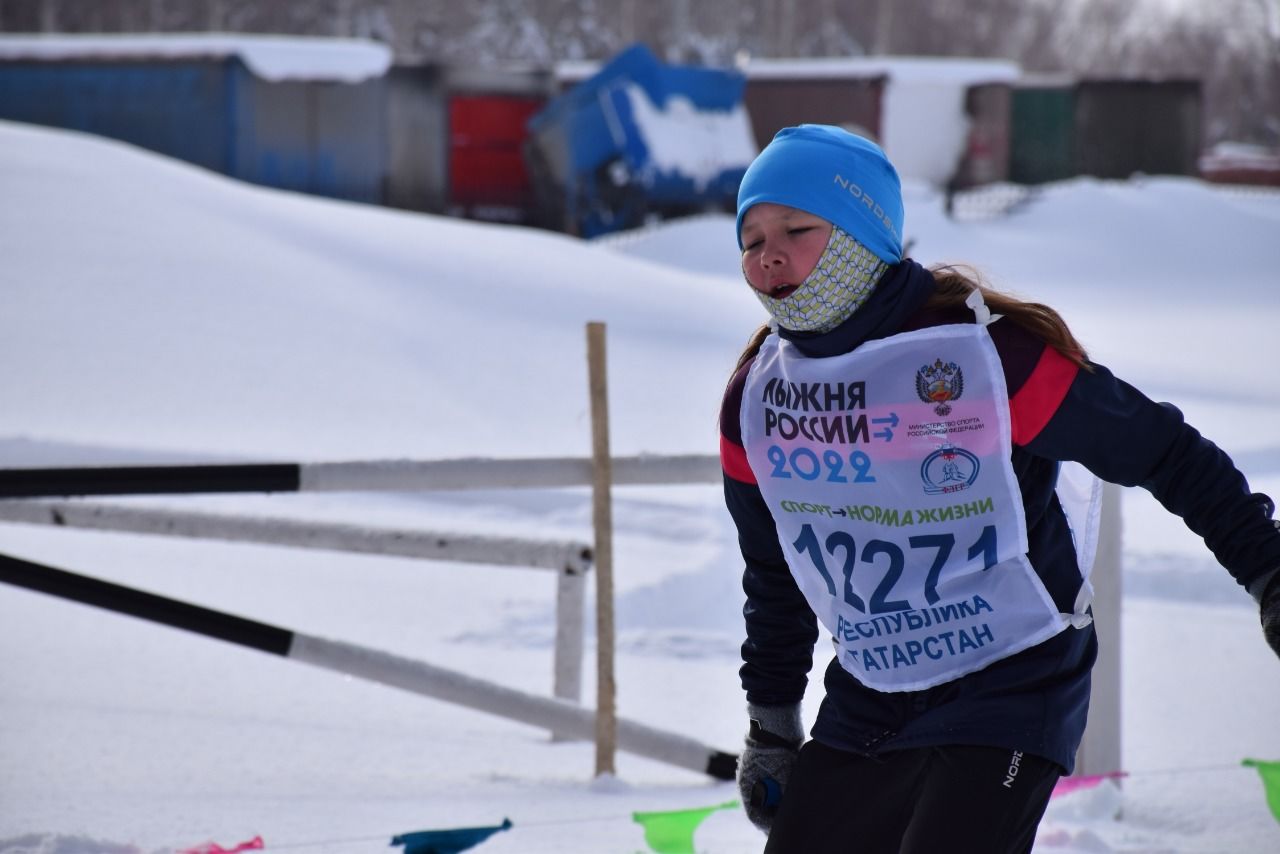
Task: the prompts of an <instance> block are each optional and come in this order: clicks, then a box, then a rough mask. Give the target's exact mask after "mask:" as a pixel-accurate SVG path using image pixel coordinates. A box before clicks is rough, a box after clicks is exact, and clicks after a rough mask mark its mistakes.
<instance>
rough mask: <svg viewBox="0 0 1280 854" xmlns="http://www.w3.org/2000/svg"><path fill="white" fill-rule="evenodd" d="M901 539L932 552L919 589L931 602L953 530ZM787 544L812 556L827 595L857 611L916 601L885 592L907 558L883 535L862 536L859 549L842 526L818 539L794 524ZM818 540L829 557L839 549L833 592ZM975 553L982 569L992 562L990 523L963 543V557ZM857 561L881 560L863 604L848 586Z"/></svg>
mask: <svg viewBox="0 0 1280 854" xmlns="http://www.w3.org/2000/svg"><path fill="white" fill-rule="evenodd" d="M907 544H908V546H909V547H910V548H911V549H912V550H913V551H915V550H922V551H925V552H932V563H931V564H930V565H929V572H928V573H927V574H926V575H925V580H924V589H923V591H922V592H923V594H924V600H925V603H926V604H928V605H936V604H937V603H938V600H939V599H940V598H941V597H939V596H938V579H939V578H941V576H942V571H943V569H944V568H945V567H946V566H947V563H948V561H949V560H950V558H951V552H952V550H953V549H954V548H955V545H956V538H955V535H954V534H921V535H919V536H915V537H909V538H908V539H907ZM792 545H793V546H795V549H796V551H798V552H800V553H801V554H805V555H807V556H808V557H809V560H810V561H812V562H813V566H814V568H815V569H817V570H818V574H819V575H821V576H822V580H823V581H825V582H826V583H827V592H828V593H830V594H831V595H832V596H835V597H838V598H842V599H843V600H844V601H845V602H846V603H848V604H849V605H850V606H852V607H854V608H856V609H857V610H858V611H861V612H862V613H864V614H866V613H871V614H887V613H891V612H894V611H909V610H912V609H913V608H915V607H916V606H915V605H913V604H912V602H911V600H910V599H890V598H889V596H890V595H892V594H893V592H894V590H893V588H894V586H895V585H897V583H898V581H899V580H900V579H901V578H902V570H903V568H904V567H905V566H906V561H907V555H906V553H905V552H904V551H903V549H902V547H901V546H899V545H898V544H897V543H892V542H889V541H888V540H867V541H866V542H865V543H863V546H862V550H861V552H859V550H858V546H857V543H856V542H855V541H854V539H853V535H852V534H849V533H848V532H846V531H834V532H832V533H831V534H829V535H828V536H827V539H826V542H825V543H821V544H820V543H819V542H818V534H817V533H816V532H815V531H814V530H813V526H812V525H809V524H805V525H804V526H803V527H802V528H801V529H800V536H799V537H797V538H796V541H795V542H794V543H793V544H792ZM824 546H825V551H826V553H827V554H828V555H830V556H831V557H835V556H836V554H837V552H841V553H843V565H842V567H841V570H840V574H841V575H842V576H843V579H842V580H843V584H842V590H840V591H839V592H837V591H836V582H835V579H834V578H832V576H831V571H830V570H828V569H827V563H826V558H825V557H824V556H823V550H824V549H823V547H824ZM979 557H980V558H982V569H983V570H984V571H985V570H988V569H990V568H991V567H993V566H995V565H996V529H995V526H994V525H987V526H986V527H984V528H983V529H982V533H981V534H979V535H978V539H977V541H975V542H974V543H973V545H971V546H969V548H968V557H967V558H966V562H967V561H971V560H975V559H977V558H979ZM859 563H861V564H867V565H869V566H871V567H875V566H876V565H877V564H881V565H882V570H883V573H884V574H883V575H882V576H881V578H880V583H879V584H877V585H876V588H875V591H874V592H873V593H872V594H871V602H870V608H869V609H868V606H867V604H866V603H864V602H863V601H862V597H861V596H859V595H858V594H857V593H855V592H854V589H853V573H854V570H855V569H856V568H857V565H858V564H859ZM899 595H901V593H900V594H899ZM908 595H910V593H908Z"/></svg>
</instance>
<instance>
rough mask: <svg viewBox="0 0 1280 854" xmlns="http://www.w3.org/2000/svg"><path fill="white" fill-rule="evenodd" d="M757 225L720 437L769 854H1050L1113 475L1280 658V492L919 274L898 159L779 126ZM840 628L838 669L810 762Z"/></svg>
mask: <svg viewBox="0 0 1280 854" xmlns="http://www.w3.org/2000/svg"><path fill="white" fill-rule="evenodd" d="M737 228H738V242H739V247H740V248H741V250H742V270H743V274H744V276H745V277H746V280H747V282H748V283H749V284H750V286H751V288H752V290H753V292H754V294H755V295H756V297H758V298H759V300H760V301H761V303H763V304H764V307H765V308H766V310H767V311H768V312H769V314H770V315H771V318H772V320H771V322H770V323H769V325H768V326H766V327H762V328H761V329H760V330H759V331H758V332H757V334H756V335H755V337H754V338H753V340H752V341H751V343H750V344H749V346H748V347H747V350H746V352H745V353H744V354H743V356H742V358H741V360H740V362H739V365H738V369H737V371H736V372H735V373H734V375H733V378H732V380H731V381H730V383H729V385H728V388H727V390H726V393H725V397H724V402H723V408H722V412H721V419H720V429H721V458H722V463H723V467H724V474H725V478H724V485H725V497H726V503H727V505H728V508H729V512H730V514H731V515H732V517H733V519H734V522H735V523H736V525H737V529H738V534H739V542H740V545H741V549H742V555H743V558H744V561H745V571H744V575H743V587H744V590H745V592H746V595H747V599H746V605H745V607H744V616H745V618H746V634H747V639H746V642H745V643H744V644H743V647H742V652H743V659H744V664H743V667H742V670H741V678H742V684H743V688H744V689H745V690H746V694H747V703H748V712H749V717H750V727H749V730H748V734H747V738H746V749H745V751H744V752H743V754H742V757H741V759H740V762H739V770H738V783H739V787H740V789H741V792H742V797H743V803H744V804H746V805H747V813H748V816H749V817H750V819H751V820H752V821H753V822H754V823H755V824H756V825H757V826H759V827H760V828H761V829H763V830H765V831H766V832H767V833H768V834H769V837H768V843H767V846H766V848H765V850H766V852H803V854H822V852H857V854H878V852H929V854H932V852H938V851H975V852H978V851H980V852H984V854H991V853H992V852H1025V851H1030V850H1031V847H1032V844H1033V842H1034V839H1035V832H1036V826H1037V824H1038V823H1039V821H1040V818H1041V816H1042V815H1043V812H1044V809H1045V807H1046V805H1047V803H1048V800H1049V796H1050V793H1051V792H1052V790H1053V787H1054V784H1055V783H1056V781H1057V779H1058V777H1059V776H1060V775H1063V774H1069V773H1070V772H1071V770H1072V765H1073V762H1074V756H1075V753H1076V750H1077V747H1078V746H1079V743H1080V739H1081V735H1082V733H1083V731H1084V726H1085V715H1086V710H1087V707H1088V702H1089V672H1090V669H1091V667H1092V666H1093V663H1094V659H1095V657H1096V653H1097V639H1096V636H1095V634H1094V630H1093V627H1092V625H1091V617H1090V612H1089V603H1090V599H1091V596H1092V588H1091V587H1090V586H1089V584H1088V577H1087V576H1088V570H1089V566H1090V564H1091V562H1092V548H1093V544H1094V543H1093V538H1094V535H1095V533H1096V522H1097V500H1096V499H1097V495H1098V494H1099V490H1098V489H1097V483H1096V479H1095V478H1094V476H1095V475H1096V477H1097V478H1101V479H1103V480H1107V481H1110V482H1112V483H1118V484H1123V485H1126V486H1139V485H1140V486H1142V487H1144V488H1146V489H1148V490H1150V491H1151V492H1152V493H1153V494H1154V495H1155V497H1156V498H1157V499H1159V500H1160V502H1161V503H1162V504H1163V505H1164V506H1165V507H1167V508H1168V509H1169V510H1170V511H1171V512H1173V513H1176V514H1178V515H1179V516H1181V517H1182V518H1183V519H1184V520H1185V522H1186V524H1187V525H1188V526H1189V527H1190V528H1191V529H1192V530H1193V531H1195V532H1196V533H1197V534H1199V535H1200V536H1202V537H1203V538H1204V540H1205V542H1206V544H1207V545H1208V547H1209V548H1210V549H1211V550H1212V551H1213V553H1214V555H1215V557H1216V558H1217V559H1218V561H1219V562H1221V563H1222V565H1223V566H1225V567H1226V568H1227V569H1228V571H1230V572H1231V574H1232V575H1233V576H1234V577H1235V579H1236V581H1237V582H1238V583H1240V584H1241V585H1243V586H1244V587H1246V588H1247V589H1248V591H1249V592H1250V593H1251V594H1252V595H1253V596H1254V597H1255V599H1256V600H1257V601H1258V602H1259V603H1260V606H1261V609H1262V620H1263V628H1264V632H1265V635H1266V639H1267V641H1268V642H1269V643H1270V644H1271V646H1272V647H1273V648H1274V649H1276V650H1277V654H1280V580H1277V579H1280V528H1278V527H1277V524H1276V522H1274V521H1273V520H1272V514H1273V512H1274V504H1273V502H1272V501H1271V499H1269V498H1268V497H1267V496H1265V495H1261V494H1256V493H1251V492H1250V490H1249V487H1248V484H1247V483H1246V481H1245V478H1244V476H1243V475H1242V474H1241V473H1240V472H1239V471H1238V470H1237V469H1236V468H1235V466H1234V465H1233V464H1232V462H1231V460H1230V458H1229V457H1228V456H1227V455H1226V454H1225V453H1223V452H1222V451H1221V450H1219V449H1218V448H1217V447H1216V446H1215V445H1214V444H1213V443H1211V442H1210V441H1208V440H1207V439H1205V438H1203V437H1202V436H1201V435H1200V434H1199V433H1198V432H1197V431H1196V430H1195V429H1194V428H1193V427H1191V426H1190V425H1189V424H1187V423H1186V422H1185V421H1184V420H1183V417H1182V415H1181V413H1180V412H1179V411H1178V410H1177V409H1176V408H1174V407H1173V406H1171V405H1169V404H1158V403H1154V402H1152V401H1151V400H1149V399H1148V398H1147V397H1145V396H1144V395H1143V394H1142V393H1141V392H1139V391H1138V390H1136V389H1135V388H1133V387H1132V386H1130V385H1128V384H1126V383H1125V382H1123V381H1122V380H1120V379H1118V378H1117V377H1115V376H1114V375H1112V373H1111V372H1110V371H1108V370H1107V369H1106V368H1105V367H1103V366H1102V365H1099V364H1096V363H1094V362H1092V361H1090V360H1089V359H1088V357H1087V356H1086V354H1085V351H1084V348H1083V347H1081V345H1080V343H1079V342H1078V341H1077V340H1076V339H1075V338H1074V336H1073V335H1072V334H1071V331H1070V330H1069V329H1068V327H1067V326H1066V324H1065V323H1064V322H1063V321H1062V319H1061V317H1060V316H1059V315H1058V314H1057V312H1055V311H1054V310H1053V309H1051V308H1049V307H1047V306H1044V305H1040V304H1038V303H1032V302H1025V301H1021V300H1018V299H1015V298H1013V297H1011V296H1008V295H1005V294H1001V293H999V292H996V291H993V290H991V289H989V288H987V287H985V286H982V285H980V284H979V283H977V282H976V281H975V280H974V279H973V278H971V277H969V276H966V275H964V274H963V273H961V272H958V271H956V270H954V269H950V268H939V269H934V270H928V269H925V268H923V267H921V266H920V265H919V264H917V263H915V262H914V261H912V260H910V259H906V258H903V253H902V229H903V208H902V197H901V190H900V185H899V180H898V175H897V172H896V171H895V169H894V167H893V166H892V165H891V164H890V162H889V161H888V159H887V158H886V157H885V155H884V153H883V152H882V151H881V150H880V149H879V148H878V147H877V146H876V145H874V144H873V143H871V142H869V141H867V140H865V139H863V138H861V137H859V136H856V135H854V134H851V133H848V132H846V131H844V130H841V129H839V128H836V127H830V126H823V125H802V126H799V127H793V128H786V129H784V130H782V131H780V132H779V133H778V134H777V136H775V137H774V139H773V141H772V142H771V143H770V144H769V145H768V146H767V147H766V148H765V149H764V151H763V152H761V154H760V155H759V157H758V158H757V159H756V160H755V161H754V163H753V164H752V165H751V167H750V168H749V169H748V170H747V173H746V175H745V177H744V178H743V181H742V185H741V188H740V190H739V194H738V220H737ZM819 623H821V624H822V626H823V627H824V628H825V630H826V632H827V633H829V634H830V635H831V637H832V641H833V643H834V647H835V657H834V658H833V659H832V661H831V663H830V665H829V666H828V667H827V670H826V678H825V685H826V695H825V697H824V698H823V700H822V705H821V707H820V709H819V712H818V716H817V721H816V723H815V724H814V726H813V729H812V733H811V735H812V739H811V740H809V741H807V742H806V741H805V734H804V732H803V729H802V726H801V714H800V701H801V698H802V696H803V694H804V689H805V686H806V684H807V681H808V679H807V675H806V674H807V673H808V671H809V669H810V667H811V666H812V655H813V646H814V643H815V641H816V640H817V638H818V624H819Z"/></svg>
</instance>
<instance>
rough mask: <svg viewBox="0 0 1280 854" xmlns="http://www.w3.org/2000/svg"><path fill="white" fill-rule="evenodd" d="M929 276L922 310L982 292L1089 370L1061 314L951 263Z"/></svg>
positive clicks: (951, 305)
mask: <svg viewBox="0 0 1280 854" xmlns="http://www.w3.org/2000/svg"><path fill="white" fill-rule="evenodd" d="M929 273H930V274H932V276H933V281H934V292H933V294H932V295H931V296H930V297H929V299H928V300H926V301H925V304H924V308H925V309H926V310H942V311H945V310H947V309H956V308H964V307H965V304H964V301H965V300H966V299H968V297H969V294H971V293H973V292H974V291H975V290H976V291H978V292H979V293H981V294H982V299H983V301H984V302H985V303H986V304H987V308H989V309H991V313H992V314H1002V315H1004V316H1005V318H1006V319H1008V320H1009V321H1012V322H1013V323H1016V324H1017V325H1019V326H1021V327H1022V328H1023V329H1025V330H1027V331H1028V332H1030V333H1031V334H1032V335H1034V336H1036V337H1037V338H1039V339H1040V340H1041V341H1043V342H1044V343H1045V344H1047V345H1048V346H1050V347H1052V348H1053V349H1055V350H1057V351H1058V352H1059V353H1061V354H1062V355H1064V356H1066V357H1067V358H1068V359H1070V360H1071V361H1072V362H1075V363H1076V364H1077V365H1079V366H1080V367H1082V368H1084V369H1085V370H1088V369H1089V365H1088V362H1087V361H1086V359H1087V356H1086V354H1085V349H1084V346H1083V345H1082V344H1081V343H1080V342H1079V341H1078V340H1077V339H1076V337H1075V335H1073V334H1072V333H1071V329H1070V328H1069V327H1068V326H1067V323H1066V321H1065V320H1063V319H1062V315H1060V314H1058V312H1057V311H1055V310H1054V309H1052V308H1050V307H1049V306H1047V305H1044V304H1043V303H1038V302H1028V301H1026V300H1022V299H1019V298H1018V297H1015V296H1013V295H1012V294H1007V293H1004V292H1002V291H997V290H995V289H994V288H990V287H988V286H987V285H985V284H983V282H982V280H981V277H980V276H979V275H978V274H977V272H976V271H974V270H971V269H969V268H966V267H959V266H955V265H951V264H939V265H938V266H935V267H930V268H929ZM769 331H770V330H769V326H768V324H765V325H763V326H761V327H760V328H759V329H757V330H756V331H755V332H753V333H752V334H751V339H750V340H749V341H748V342H747V346H746V348H745V349H744V350H743V351H742V355H741V356H739V357H738V364H737V365H735V366H734V369H733V373H735V374H736V373H737V372H738V371H739V369H741V368H742V366H743V365H745V364H746V363H747V362H748V361H750V360H751V359H752V358H754V357H755V355H756V353H758V352H759V351H760V345H761V344H763V343H764V339H765V338H766V337H768V335H769Z"/></svg>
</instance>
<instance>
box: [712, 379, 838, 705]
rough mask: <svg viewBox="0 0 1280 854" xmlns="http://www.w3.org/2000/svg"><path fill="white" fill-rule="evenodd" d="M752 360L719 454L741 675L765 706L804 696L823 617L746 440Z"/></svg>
mask: <svg viewBox="0 0 1280 854" xmlns="http://www.w3.org/2000/svg"><path fill="white" fill-rule="evenodd" d="M749 368H750V364H749V363H748V365H746V366H744V367H743V368H742V370H740V371H739V372H738V373H737V374H736V375H735V376H734V378H733V380H732V381H731V382H730V384H729V389H728V391H727V392H726V394H725V400H724V405H723V407H722V409H721V413H720V460H721V465H722V467H723V469H724V496H725V505H726V506H727V507H728V509H729V515H730V516H732V517H733V522H734V524H735V525H736V526H737V529H738V545H739V547H740V548H741V550H742V559H743V561H744V564H745V565H744V569H743V573H742V589H743V591H744V592H745V593H746V596H747V598H746V604H745V605H743V608H742V615H743V618H744V619H745V622H746V630H747V639H746V641H745V642H744V643H743V644H742V660H743V665H742V669H741V670H740V671H739V675H740V677H741V679H742V687H743V689H744V690H745V691H746V692H747V702H749V703H754V704H756V705H762V706H772V705H781V704H790V703H798V702H799V701H800V700H801V699H802V698H803V696H804V691H805V688H806V687H807V685H808V673H809V669H810V668H811V667H812V666H813V645H814V643H815V642H816V641H817V638H818V625H817V619H816V618H815V617H814V615H813V611H812V610H810V608H809V603H808V602H806V601H805V598H804V596H803V595H802V594H801V593H800V588H799V587H797V586H796V582H795V579H794V578H793V577H792V576H791V570H790V569H789V568H788V567H787V563H786V559H785V558H784V557H783V556H782V547H781V546H780V545H779V543H778V531H777V527H776V526H775V525H774V522H773V516H772V515H771V514H770V513H769V508H768V506H767V505H766V504H765V502H764V497H763V496H762V495H761V494H760V488H759V487H758V486H757V485H756V480H755V475H754V474H753V473H752V471H751V467H750V465H749V464H748V463H747V455H746V451H745V450H744V449H743V446H742V432H741V421H740V419H739V414H740V410H741V406H742V389H743V386H744V384H745V382H746V373H747V370H748V369H749Z"/></svg>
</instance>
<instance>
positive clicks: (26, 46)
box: [0, 33, 391, 83]
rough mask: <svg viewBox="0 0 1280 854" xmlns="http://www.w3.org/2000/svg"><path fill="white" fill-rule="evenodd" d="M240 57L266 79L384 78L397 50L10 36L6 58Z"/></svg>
mask: <svg viewBox="0 0 1280 854" xmlns="http://www.w3.org/2000/svg"><path fill="white" fill-rule="evenodd" d="M230 56H235V57H238V58H239V59H240V60H242V61H243V62H244V64H245V65H246V66H248V68H249V70H250V71H252V72H253V73H254V74H255V75H257V76H258V77H261V78H263V79H265V80H300V79H301V80H340V81H343V82H347V83H358V82H360V81H362V80H366V79H368V78H370V77H381V76H382V75H383V74H385V73H386V72H387V69H388V68H390V66H391V49H390V48H389V47H387V46H386V45H384V44H381V43H380V42H375V41H370V40H368V39H345V38H316V37H311V36H273V35H252V34H245V33H189V34H188V33H139V34H136V35H135V34H121V35H98V34H94V35H81V34H54V35H43V34H39V35H4V36H0V60H15V59H26V60H44V61H57V60H67V59H77V60H84V59H138V58H146V59H189V58H195V57H218V58H223V57H230Z"/></svg>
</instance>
